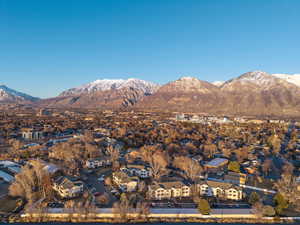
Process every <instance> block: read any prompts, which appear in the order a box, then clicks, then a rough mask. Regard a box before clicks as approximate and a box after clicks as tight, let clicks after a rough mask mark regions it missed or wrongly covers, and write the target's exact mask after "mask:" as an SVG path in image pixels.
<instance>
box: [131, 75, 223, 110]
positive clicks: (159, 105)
mask: <svg viewBox="0 0 300 225" xmlns="http://www.w3.org/2000/svg"><path fill="white" fill-rule="evenodd" d="M221 101H222V96H221V93H220V90H219V88H218V87H216V86H215V85H213V84H211V83H209V82H207V81H202V80H199V79H197V78H194V77H181V78H180V79H178V80H175V81H172V82H169V83H167V84H165V85H163V86H161V87H160V88H159V89H158V91H157V92H155V93H154V94H153V95H151V96H145V97H144V98H142V99H141V101H139V102H138V103H137V104H136V107H137V108H140V109H150V110H165V111H177V112H179V111H182V112H197V111H198V112H200V111H206V112H212V111H213V110H215V109H216V105H219V104H220V103H221Z"/></svg>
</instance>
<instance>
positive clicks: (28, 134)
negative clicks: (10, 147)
mask: <svg viewBox="0 0 300 225" xmlns="http://www.w3.org/2000/svg"><path fill="white" fill-rule="evenodd" d="M22 138H23V139H25V140H39V139H42V138H44V132H42V131H37V130H35V129H31V128H25V129H23V131H22Z"/></svg>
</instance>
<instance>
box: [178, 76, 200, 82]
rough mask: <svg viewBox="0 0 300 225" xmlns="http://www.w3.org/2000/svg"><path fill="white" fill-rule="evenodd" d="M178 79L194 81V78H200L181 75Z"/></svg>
mask: <svg viewBox="0 0 300 225" xmlns="http://www.w3.org/2000/svg"><path fill="white" fill-rule="evenodd" d="M178 80H179V81H194V80H199V79H198V78H196V77H190V76H183V77H180V78H179V79H178Z"/></svg>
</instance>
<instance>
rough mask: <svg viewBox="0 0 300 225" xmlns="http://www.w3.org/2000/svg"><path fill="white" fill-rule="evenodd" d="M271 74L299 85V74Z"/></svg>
mask: <svg viewBox="0 0 300 225" xmlns="http://www.w3.org/2000/svg"><path fill="white" fill-rule="evenodd" d="M272 75H273V76H275V77H277V78H280V79H283V80H286V81H287V82H290V83H292V84H295V85H297V86H298V87H300V74H293V75H291V74H272Z"/></svg>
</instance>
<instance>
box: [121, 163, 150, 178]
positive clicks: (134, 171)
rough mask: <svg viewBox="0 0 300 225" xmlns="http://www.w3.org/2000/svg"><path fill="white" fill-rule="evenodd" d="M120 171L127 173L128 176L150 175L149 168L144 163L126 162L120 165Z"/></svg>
mask: <svg viewBox="0 0 300 225" xmlns="http://www.w3.org/2000/svg"><path fill="white" fill-rule="evenodd" d="M121 171H123V172H125V173H127V174H128V175H129V176H138V177H139V178H149V177H150V176H151V172H150V169H149V168H147V167H146V166H145V165H139V164H128V165H126V166H124V167H122V168H121Z"/></svg>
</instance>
